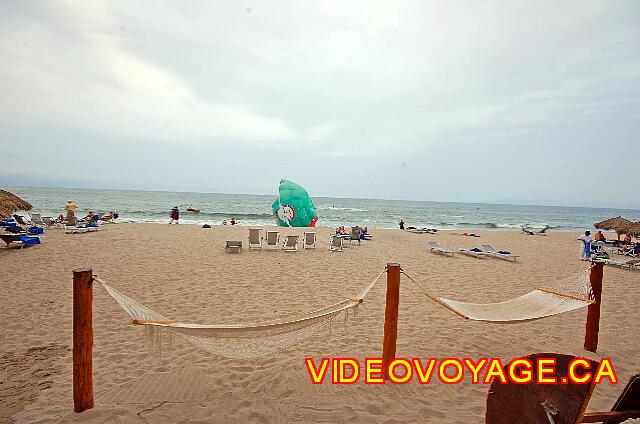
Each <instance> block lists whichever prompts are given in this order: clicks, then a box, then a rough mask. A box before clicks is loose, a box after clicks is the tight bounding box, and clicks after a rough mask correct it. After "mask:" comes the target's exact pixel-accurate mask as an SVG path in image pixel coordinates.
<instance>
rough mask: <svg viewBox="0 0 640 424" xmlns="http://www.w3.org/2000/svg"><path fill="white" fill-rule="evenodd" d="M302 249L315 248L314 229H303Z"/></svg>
mask: <svg viewBox="0 0 640 424" xmlns="http://www.w3.org/2000/svg"><path fill="white" fill-rule="evenodd" d="M302 248H303V249H304V250H306V249H314V250H315V248H316V233H315V232H314V231H305V233H304V244H303V245H302Z"/></svg>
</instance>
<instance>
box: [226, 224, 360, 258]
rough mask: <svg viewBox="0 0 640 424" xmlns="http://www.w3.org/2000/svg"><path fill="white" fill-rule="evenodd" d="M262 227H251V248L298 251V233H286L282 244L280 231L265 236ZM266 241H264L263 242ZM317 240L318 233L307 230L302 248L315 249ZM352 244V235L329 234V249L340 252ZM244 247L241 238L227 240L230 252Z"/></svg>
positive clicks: (268, 232) (236, 251) (269, 232)
mask: <svg viewBox="0 0 640 424" xmlns="http://www.w3.org/2000/svg"><path fill="white" fill-rule="evenodd" d="M261 232H262V229H261V228H250V229H249V246H248V247H249V249H260V250H262V249H264V250H278V249H280V246H282V250H284V251H285V252H297V251H298V244H299V241H298V240H299V238H300V236H298V235H286V236H284V238H283V240H282V245H281V244H280V232H279V231H272V230H270V231H266V234H265V236H264V237H262V235H261ZM263 242H264V243H263ZM316 242H317V233H316V232H315V231H305V232H304V235H303V237H302V249H303V250H308V249H311V250H315V249H316ZM347 244H351V237H350V235H339V234H331V235H330V236H329V250H330V251H334V252H340V251H342V249H343V248H344V247H345V246H347ZM242 248H243V243H242V241H241V240H227V242H226V247H225V249H226V250H227V252H229V253H240V252H241V251H242Z"/></svg>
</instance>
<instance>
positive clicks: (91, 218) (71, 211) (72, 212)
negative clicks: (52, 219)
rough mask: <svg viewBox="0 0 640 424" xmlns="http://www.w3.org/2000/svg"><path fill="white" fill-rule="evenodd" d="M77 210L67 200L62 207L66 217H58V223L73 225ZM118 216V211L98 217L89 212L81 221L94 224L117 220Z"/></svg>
mask: <svg viewBox="0 0 640 424" xmlns="http://www.w3.org/2000/svg"><path fill="white" fill-rule="evenodd" d="M77 209H78V205H76V204H75V203H74V202H73V201H71V200H69V201H68V202H67V204H66V205H64V210H65V212H66V217H65V216H64V215H62V214H60V215H59V216H58V222H59V223H67V224H75V223H76V221H77V218H76V210H77ZM118 216H120V214H119V213H118V211H110V212H109V213H108V214H103V215H100V214H99V213H97V212H93V211H89V213H87V215H86V216H85V217H84V218H83V221H85V222H90V223H96V222H98V221H103V222H107V221H111V220H112V219H117V218H118Z"/></svg>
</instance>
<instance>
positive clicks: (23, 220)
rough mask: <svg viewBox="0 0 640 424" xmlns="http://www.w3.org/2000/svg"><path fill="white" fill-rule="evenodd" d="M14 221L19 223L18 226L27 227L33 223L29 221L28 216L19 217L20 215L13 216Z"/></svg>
mask: <svg viewBox="0 0 640 424" xmlns="http://www.w3.org/2000/svg"><path fill="white" fill-rule="evenodd" d="M13 219H15V220H16V222H17V223H18V225H22V226H25V227H28V226H31V225H32V223H31V221H30V220H29V219H27V217H26V216H22V215H18V214H13Z"/></svg>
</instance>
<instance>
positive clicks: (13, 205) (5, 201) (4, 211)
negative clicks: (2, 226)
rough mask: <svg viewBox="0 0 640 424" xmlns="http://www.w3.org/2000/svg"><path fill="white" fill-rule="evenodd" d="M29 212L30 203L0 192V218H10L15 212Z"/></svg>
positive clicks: (4, 191) (3, 191) (6, 192)
mask: <svg viewBox="0 0 640 424" xmlns="http://www.w3.org/2000/svg"><path fill="white" fill-rule="evenodd" d="M28 210H31V203H29V202H25V201H24V200H22V199H21V198H19V197H18V196H16V195H15V194H13V193H10V192H8V191H6V190H0V218H1V219H6V218H11V215H12V214H13V213H14V212H15V211H28Z"/></svg>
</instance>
